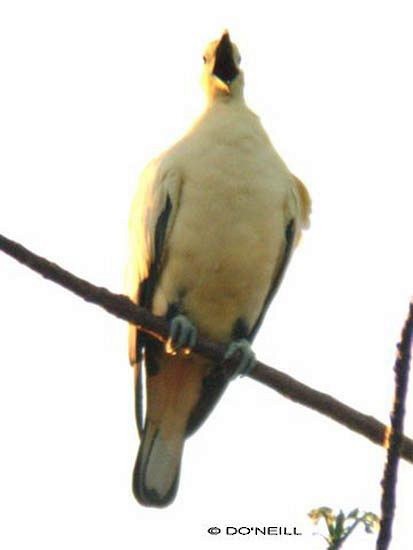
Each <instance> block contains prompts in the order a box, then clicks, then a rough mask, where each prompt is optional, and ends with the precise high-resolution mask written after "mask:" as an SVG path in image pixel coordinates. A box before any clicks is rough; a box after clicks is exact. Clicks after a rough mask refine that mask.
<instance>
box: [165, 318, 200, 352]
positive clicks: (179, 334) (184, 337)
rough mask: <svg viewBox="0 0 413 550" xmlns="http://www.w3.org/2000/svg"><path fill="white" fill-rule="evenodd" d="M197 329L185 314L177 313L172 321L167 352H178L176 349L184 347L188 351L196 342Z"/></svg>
mask: <svg viewBox="0 0 413 550" xmlns="http://www.w3.org/2000/svg"><path fill="white" fill-rule="evenodd" d="M196 340H197V330H196V327H195V325H193V324H192V323H191V321H190V320H189V319H188V317H185V315H177V316H176V317H174V318H173V319H172V321H171V324H170V327H169V338H168V342H167V344H166V351H167V353H172V354H176V351H177V350H179V349H182V348H184V349H185V351H186V353H188V350H189V351H190V350H191V349H192V348H193V347H194V346H195V344H196Z"/></svg>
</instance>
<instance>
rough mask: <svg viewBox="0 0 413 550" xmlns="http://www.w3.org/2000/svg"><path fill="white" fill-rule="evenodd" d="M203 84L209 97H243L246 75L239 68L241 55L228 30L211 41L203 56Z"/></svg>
mask: <svg viewBox="0 0 413 550" xmlns="http://www.w3.org/2000/svg"><path fill="white" fill-rule="evenodd" d="M203 60H204V71H203V78H202V81H203V85H204V88H205V91H206V93H207V96H208V99H210V100H214V99H216V98H230V97H242V93H243V87H244V75H243V73H242V71H241V69H240V68H239V65H240V63H241V56H240V54H239V51H238V48H237V46H236V45H235V44H234V43H233V42H231V39H230V37H229V33H228V31H225V32H224V34H223V35H222V36H221V38H220V39H219V40H214V41H213V42H210V43H209V44H208V46H207V47H206V50H205V52H204V56H203Z"/></svg>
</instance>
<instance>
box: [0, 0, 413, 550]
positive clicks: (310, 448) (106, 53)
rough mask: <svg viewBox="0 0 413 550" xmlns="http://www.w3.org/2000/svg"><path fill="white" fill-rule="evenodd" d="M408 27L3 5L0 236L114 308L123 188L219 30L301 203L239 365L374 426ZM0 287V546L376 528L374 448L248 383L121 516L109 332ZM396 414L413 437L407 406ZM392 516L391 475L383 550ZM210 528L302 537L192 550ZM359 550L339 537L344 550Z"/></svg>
mask: <svg viewBox="0 0 413 550" xmlns="http://www.w3.org/2000/svg"><path fill="white" fill-rule="evenodd" d="M410 8H411V6H409V3H408V2H399V1H394V2H391V3H390V2H381V1H376V2H370V1H364V2H353V1H348V0H347V1H346V2H331V1H327V0H326V1H312V2H305V1H294V0H288V2H287V1H283V2H253V3H252V2H249V3H246V2H245V3H241V2H233V1H231V2H222V1H215V0H210V1H209V2H207V3H203V4H198V3H195V2H193V3H190V2H187V1H175V2H172V3H166V2H164V3H163V2H159V1H156V0H153V1H151V2H147V3H145V4H144V5H143V6H142V5H140V4H139V3H138V2H132V1H117V2H97V1H91V0H82V1H72V2H70V3H69V2H67V3H62V2H52V1H49V2H46V1H44V0H40V1H38V2H35V3H33V2H28V1H18V0H17V1H13V2H3V3H2V5H1V8H0V51H1V54H0V74H1V80H2V84H1V88H0V119H1V126H0V151H1V157H2V158H1V163H0V181H1V195H0V231H1V232H2V233H3V234H5V235H7V236H8V237H10V238H12V239H16V240H18V241H20V242H22V243H23V244H25V245H26V246H27V247H29V248H31V249H33V250H34V251H36V252H38V253H40V254H42V255H44V256H46V257H48V258H50V259H52V260H54V261H56V262H57V263H60V264H61V265H62V266H64V267H66V268H68V269H69V270H72V271H73V272H74V273H76V274H77V275H79V276H82V277H85V278H86V279H88V280H90V281H92V282H94V283H96V284H99V285H102V286H106V287H108V288H110V289H111V290H114V291H116V292H121V291H122V284H123V270H124V265H125V260H126V249H127V216H128V212H129V204H130V200H131V197H132V194H133V191H134V188H135V185H136V180H137V176H138V174H139V172H140V170H141V169H142V167H143V166H144V164H145V163H146V162H147V161H148V160H149V159H150V158H151V157H152V156H154V155H156V154H158V153H159V152H160V151H161V150H162V149H164V148H166V147H167V146H168V145H170V144H171V143H172V142H173V141H174V140H175V139H176V138H178V137H179V136H180V135H181V133H182V132H183V131H184V130H185V129H186V128H187V127H188V126H189V125H190V123H191V122H192V120H193V119H194V117H195V116H196V115H197V114H199V112H200V111H201V109H202V100H203V97H202V91H201V89H200V85H199V80H200V72H201V65H202V59H201V57H202V49H203V47H204V44H205V43H206V42H208V41H209V40H211V39H214V38H216V37H218V35H219V34H220V32H221V31H222V30H223V29H224V28H226V27H228V28H229V30H230V32H231V36H232V38H233V39H234V40H235V41H236V42H237V43H238V45H239V47H240V50H241V53H242V57H243V61H242V65H243V68H244V71H245V78H246V97H247V101H248V103H249V105H250V106H251V108H253V109H254V110H255V111H256V112H257V114H258V115H259V116H260V117H261V119H262V121H263V123H264V125H265V127H266V128H267V130H268V132H269V134H270V136H271V138H272V140H273V142H274V144H275V146H276V148H277V149H278V151H279V153H280V154H281V156H282V157H283V158H284V160H285V161H286V162H287V164H288V166H289V167H290V169H291V170H292V171H293V172H294V173H295V174H297V175H298V176H299V177H300V178H301V179H302V180H303V181H304V182H305V183H306V185H307V186H308V188H309V190H310V193H311V195H312V198H313V216H312V227H311V230H310V231H309V232H308V233H306V234H305V235H304V238H303V240H302V244H301V246H300V247H299V249H298V250H297V251H296V254H295V257H294V259H293V262H292V264H291V266H290V269H289V271H288V274H287V276H286V279H285V280H284V283H283V285H282V289H281V291H280V292H279V294H278V296H277V299H276V301H275V303H274V304H273V307H272V308H271V310H270V312H269V314H268V315H267V318H266V321H265V324H264V326H263V328H262V330H261V332H260V334H259V336H258V338H257V340H256V344H255V350H256V352H257V355H258V357H259V358H260V359H262V360H263V361H265V362H267V363H269V364H273V365H275V366H277V367H278V368H280V369H282V370H285V371H286V372H287V373H289V374H291V375H293V376H294V377H296V378H298V379H300V380H302V381H304V382H306V383H308V384H310V385H312V386H314V387H316V388H318V389H320V390H322V391H325V392H327V393H331V394H332V395H334V396H335V397H337V398H339V399H341V400H343V401H344V402H345V403H347V404H349V405H351V406H353V407H355V408H357V409H360V410H362V411H363V412H366V413H368V414H372V415H373V416H375V417H377V418H379V419H381V420H383V421H387V418H388V410H389V407H390V405H391V400H392V392H393V373H392V365H393V362H394V357H395V344H396V342H397V340H398V338H399V333H400V329H401V327H402V324H403V321H404V318H405V315H406V312H407V308H408V303H409V299H410V297H411V295H412V294H413V254H412V234H413V220H412V206H413V204H412V203H413V191H412V189H413V163H412V156H411V155H412V153H411V149H412V127H413V107H412V97H413V77H412V74H413V73H412V52H413V35H412V32H411V21H412V17H411V15H412V14H411V10H410ZM247 253H248V251H246V254H247ZM0 273H1V274H0V303H1V315H0V333H1V335H2V338H1V347H0V357H1V369H0V426H1V440H2V445H1V446H2V450H1V454H0V487H1V489H0V517H1V529H0V544H1V546H2V547H3V548H7V549H8V550H16V549H19V550H20V549H23V548H42V549H43V550H48V549H52V548H53V549H55V548H59V549H62V550H65V549H69V548H70V549H72V548H81V549H83V548H100V549H106V548H108V549H109V548H110V549H112V548H122V549H125V550H129V549H130V550H131V549H135V548H142V549H145V550H146V549H149V548H155V547H157V546H158V545H159V547H161V544H169V545H171V544H172V546H173V547H175V546H178V545H179V546H181V547H182V546H183V547H189V546H190V547H192V548H202V549H203V548H208V549H209V548H211V549H218V548H219V549H221V548H225V549H226V548H235V546H238V545H240V546H241V547H249V548H254V549H256V548H257V549H258V548H286V549H287V548H291V549H293V548H294V549H306V550H308V549H310V550H311V549H314V550H316V549H324V547H325V545H324V544H323V542H322V540H321V539H320V538H319V537H315V536H313V535H312V533H313V532H314V531H316V530H318V529H317V528H316V527H313V525H312V524H311V523H310V521H309V520H308V518H307V516H306V514H307V512H308V511H309V510H310V509H311V508H314V507H317V506H321V505H325V506H331V507H333V508H337V507H342V508H344V509H345V510H346V511H349V510H351V509H352V508H354V507H356V506H358V507H360V508H361V509H363V510H369V511H374V512H379V501H380V486H379V482H380V479H381V474H382V465H383V461H384V458H385V455H384V452H383V451H382V450H381V449H380V448H379V447H376V446H374V445H373V444H371V443H370V442H368V441H367V440H366V439H364V438H363V437H361V436H359V435H356V434H353V433H352V432H350V431H348V430H347V429H345V428H343V427H342V426H340V425H338V424H335V423H334V422H332V421H331V420H328V419H326V418H324V417H323V416H320V415H319V414H317V413H315V412H312V411H309V410H307V409H305V408H303V407H301V406H299V405H296V404H294V403H292V402H289V401H288V400H286V399H284V398H283V397H281V396H279V395H278V394H276V393H275V392H273V391H271V390H269V389H267V388H265V387H264V386H261V385H259V384H257V383H256V382H254V381H252V380H248V379H242V380H239V381H237V382H235V383H233V384H232V386H231V387H230V389H229V390H228V391H227V393H226V395H225V397H224V398H223V399H222V401H221V402H220V403H219V406H218V407H217V408H216V410H215V411H214V413H213V415H212V416H211V417H210V419H209V420H208V421H207V423H206V424H205V425H204V426H203V427H202V429H201V430H200V431H199V432H198V433H197V434H196V435H195V436H194V437H193V438H191V439H190V440H189V441H188V444H187V446H186V450H185V455H184V461H183V467H182V475H181V483H180V490H179V493H178V497H177V499H176V501H175V502H174V503H173V505H172V506H170V507H169V508H166V509H163V510H156V509H145V508H142V507H140V506H139V505H138V504H137V503H136V502H135V500H134V498H133V496H132V492H131V489H130V486H131V473H132V467H133V463H134V460H135V453H136V450H137V448H138V440H137V436H136V430H135V425H134V413H133V391H132V372H131V370H130V369H129V367H128V361H127V353H126V348H127V346H126V326H125V324H124V323H123V322H121V321H119V320H117V319H115V318H114V317H111V316H109V315H107V314H106V313H104V312H103V311H101V310H100V309H98V308H96V307H94V306H91V305H88V304H86V303H84V302H82V301H81V300H79V299H78V298H76V297H74V296H72V295H70V294H69V293H68V292H67V291H64V290H62V289H60V288H59V287H57V286H55V285H53V284H51V283H48V282H46V281H44V280H42V279H41V278H40V277H39V276H37V275H35V274H33V273H32V272H31V271H29V270H28V269H26V268H23V267H22V266H20V265H18V264H17V263H15V262H14V261H13V260H12V259H10V258H8V257H6V256H2V255H1V254H0ZM408 409H409V410H408V414H407V418H406V431H407V433H408V434H410V435H413V391H412V390H410V399H409V404H408ZM412 507H413V468H412V466H411V465H408V464H405V463H401V465H400V473H399V485H398V502H397V516H396V521H395V535H394V543H393V546H392V548H393V549H394V550H399V549H400V550H404V549H408V548H411V540H412V538H413V524H412V522H411V510H412ZM213 525H217V526H219V527H225V526H226V525H237V526H240V525H247V526H251V525H257V526H262V525H289V526H293V525H296V526H297V527H298V528H299V529H300V530H301V531H302V532H303V533H304V534H303V536H302V537H297V538H294V539H292V538H287V537H284V538H280V537H256V538H252V537H243V538H241V537H225V536H223V535H221V536H216V537H211V536H210V535H208V534H207V532H206V530H207V528H208V527H210V526H213ZM409 541H410V542H409ZM373 547H374V538H373V537H372V536H367V535H364V534H363V533H362V532H361V531H360V533H359V534H357V535H354V536H353V537H352V541H351V540H350V541H349V542H348V544H347V545H346V547H345V548H346V549H348V550H351V549H358V548H360V549H364V548H366V549H367V548H373Z"/></svg>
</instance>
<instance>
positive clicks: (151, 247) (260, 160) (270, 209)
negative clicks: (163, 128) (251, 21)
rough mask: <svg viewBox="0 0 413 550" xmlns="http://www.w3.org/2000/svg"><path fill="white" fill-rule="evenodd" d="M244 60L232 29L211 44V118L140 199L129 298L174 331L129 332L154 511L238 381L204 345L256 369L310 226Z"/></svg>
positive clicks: (305, 202)
mask: <svg viewBox="0 0 413 550" xmlns="http://www.w3.org/2000/svg"><path fill="white" fill-rule="evenodd" d="M240 63H241V56H240V53H239V50H238V47H237V46H236V44H235V43H233V42H232V41H231V38H230V35H229V32H228V31H227V30H226V31H224V32H223V33H222V35H221V36H220V38H219V39H217V40H214V41H212V42H210V43H209V44H208V46H207V47H206V49H205V51H204V54H203V71H202V84H203V88H204V91H205V93H206V105H205V109H204V111H203V112H202V114H201V115H200V116H199V118H198V119H197V120H196V121H195V123H194V124H193V125H192V126H191V128H190V129H189V130H188V131H187V133H186V134H185V135H184V136H183V137H182V138H181V139H180V140H179V141H177V142H176V143H175V144H174V145H172V147H170V148H169V149H168V150H166V151H165V152H163V153H161V154H160V155H159V156H158V157H156V158H155V159H153V160H152V161H150V162H149V164H148V165H147V166H146V167H145V168H144V170H143V172H142V175H141V177H140V180H139V185H138V188H137V191H136V194H135V196H134V199H133V202H132V208H131V214H130V221H129V232H130V258H129V263H128V267H129V270H128V271H129V275H128V280H129V283H128V295H129V297H130V298H131V299H132V300H133V301H134V302H135V303H136V304H138V305H140V306H142V307H145V308H147V309H148V310H150V311H151V312H152V313H153V314H155V315H159V316H163V317H165V318H166V319H167V321H168V323H169V338H168V341H167V343H166V345H165V344H164V343H162V342H160V341H159V340H157V339H156V338H154V337H153V336H150V335H147V334H145V333H144V332H142V331H140V330H139V329H138V328H137V327H136V326H134V325H130V326H129V359H130V363H131V365H132V366H133V368H134V380H135V386H134V387H135V413H136V422H137V428H138V431H139V435H140V447H139V451H138V455H137V459H136V463H135V467H134V471H133V481H132V489H133V493H134V495H135V497H136V499H137V500H138V502H139V503H140V504H142V505H144V506H153V507H164V506H167V505H169V504H170V503H171V502H172V501H173V500H174V498H175V496H176V493H177V488H178V482H179V476H180V465H181V458H182V452H183V447H184V443H185V440H186V439H187V438H188V437H189V436H190V435H191V434H193V433H194V432H195V431H196V430H197V429H198V428H199V427H200V425H201V424H202V423H203V422H204V420H205V419H206V417H207V416H208V415H209V413H210V412H211V410H212V409H213V408H214V406H215V405H216V403H217V401H218V400H219V398H220V397H221V395H222V394H223V392H224V391H225V389H226V387H227V385H228V383H229V382H228V380H229V378H228V376H226V375H225V372H224V371H223V368H222V365H217V364H214V362H213V361H211V360H209V359H206V358H204V357H202V356H201V355H199V354H197V353H195V352H193V351H192V348H194V346H195V344H196V341H197V339H198V338H199V337H207V338H209V339H212V340H214V341H216V342H220V343H222V344H224V345H225V346H226V350H227V351H226V354H225V358H226V359H231V358H232V359H234V356H236V357H239V358H240V359H239V367H238V369H237V373H241V374H243V373H244V374H245V373H246V372H248V371H249V370H251V369H252V368H253V367H254V364H255V361H256V360H255V355H254V352H253V351H252V349H251V344H252V341H253V339H254V337H255V335H256V334H257V331H258V329H259V327H260V325H261V323H262V321H263V318H264V315H265V313H266V311H267V309H268V307H269V305H270V303H271V301H272V299H273V297H274V295H275V293H276V292H277V290H278V288H279V285H280V283H281V280H282V278H283V276H284V273H285V270H286V267H287V265H288V263H289V261H290V258H291V254H292V251H293V250H294V248H295V247H296V245H297V243H298V241H299V238H300V235H301V232H302V230H303V229H305V228H307V227H308V226H309V218H310V211H311V199H310V196H309V193H308V191H307V189H306V187H305V186H304V184H303V183H302V182H301V181H300V180H299V179H298V178H297V177H295V176H294V175H293V174H292V173H291V172H290V171H289V169H288V168H287V166H286V164H285V163H284V162H283V160H282V159H281V157H280V156H279V155H278V153H277V152H276V150H275V149H274V147H273V145H272V143H271V141H270V138H269V137H268V135H267V133H266V131H265V130H264V128H263V126H262V124H261V122H260V119H259V118H258V116H257V115H256V114H255V113H254V112H253V111H251V110H250V109H249V108H248V106H247V105H246V102H245V99H244V93H243V90H244V73H243V70H242V69H241V67H240Z"/></svg>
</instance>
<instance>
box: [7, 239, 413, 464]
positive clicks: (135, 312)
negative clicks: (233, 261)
mask: <svg viewBox="0 0 413 550" xmlns="http://www.w3.org/2000/svg"><path fill="white" fill-rule="evenodd" d="M0 250H2V251H3V252H5V253H6V254H8V255H9V256H12V257H13V258H14V259H15V260H17V261H19V262H21V263H22V264H24V265H26V266H27V267H30V269H33V270H34V271H37V273H40V274H41V275H42V276H43V277H45V278H46V279H49V280H51V281H53V282H55V283H57V284H59V285H61V286H63V287H64V288H66V289H67V290H70V291H71V292H74V293H75V294H77V295H78V296H80V297H81V298H83V299H84V300H86V301H87V302H91V303H93V304H96V305H99V306H101V307H103V308H104V309H105V310H106V311H107V312H108V313H111V314H112V315H115V316H117V317H119V318H120V319H123V320H124V321H128V322H130V323H133V324H134V325H136V326H137V327H138V328H139V329H140V330H142V331H143V332H146V333H148V334H151V335H152V336H154V337H156V338H158V339H160V340H162V341H165V340H166V339H167V337H168V323H167V322H166V321H165V320H164V319H163V318H160V317H156V316H154V315H152V314H151V313H150V312H149V311H147V310H146V309H144V308H141V307H138V306H137V305H135V304H134V303H133V302H132V301H131V300H130V299H129V298H127V297H126V296H123V295H122V294H113V293H112V292H109V290H107V289H106V288H102V287H97V286H95V285H93V284H91V283H89V282H88V281H85V280H84V279H80V278H79V277H76V276H75V275H73V274H72V273H70V272H69V271H66V270H64V269H62V268H61V267H59V266H58V265H56V264H54V263H51V262H49V261H48V260H46V259H45V258H42V257H40V256H37V255H36V254H33V252H30V251H29V250H27V248H24V247H23V246H22V245H20V244H18V243H16V242H14V241H11V240H10V239H7V238H6V237H4V236H2V235H0ZM194 351H195V352H196V353H199V354H201V355H204V356H205V357H208V358H209V359H212V360H213V361H215V362H216V363H218V364H220V363H222V361H223V357H224V352H225V346H224V345H223V344H217V343H214V342H212V341H210V340H207V339H205V338H202V339H199V341H198V342H197V344H196V346H195V348H194ZM234 366H235V365H228V367H229V368H228V373H229V374H228V375H230V374H231V373H232V369H233V367H234ZM248 376H249V377H250V378H253V379H254V380H256V381H257V382H262V383H263V384H265V385H267V386H269V387H270V388H272V389H274V390H276V391H277V392H278V393H281V394H282V395H284V396H285V397H288V398H289V399H291V400H293V401H295V402H296V403H300V404H301V405H304V406H306V407H309V408H311V409H313V410H315V411H317V412H319V413H321V414H324V415H325V416H328V417H329V418H331V419H333V420H335V421H336V422H338V423H340V424H342V425H343V426H346V427H347V428H349V429H350V430H353V431H354V432H357V433H359V434H361V435H364V437H367V438H368V439H370V441H372V442H373V443H376V444H378V445H380V446H383V445H384V441H385V439H386V433H387V428H386V426H385V425H384V424H382V423H381V422H379V421H378V420H376V419H375V418H373V417H372V416H368V415H366V414H363V413H361V412H359V411H357V410H355V409H352V408H351V407H349V406H348V405H345V404H344V403H341V402H340V401H338V400H337V399H334V397H331V396H330V395H327V394H325V393H322V392H320V391H317V390H315V389H313V388H311V387H309V386H306V385H305V384H302V383H301V382H299V381H298V380H295V379H294V378H292V377H291V376H288V375H287V374H285V373H283V372H281V371H279V370H277V369H275V368H273V367H269V366H267V365H264V364H263V363H261V362H259V361H258V362H257V364H256V366H255V368H254V370H253V371H252V372H251V373H250V374H249V375H248ZM399 454H400V457H402V458H404V459H405V460H407V461H408V462H411V463H413V440H412V439H409V438H408V437H405V436H403V437H402V439H401V446H400V450H399Z"/></svg>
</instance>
